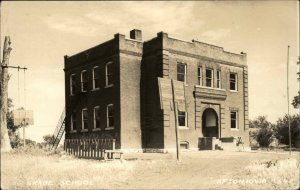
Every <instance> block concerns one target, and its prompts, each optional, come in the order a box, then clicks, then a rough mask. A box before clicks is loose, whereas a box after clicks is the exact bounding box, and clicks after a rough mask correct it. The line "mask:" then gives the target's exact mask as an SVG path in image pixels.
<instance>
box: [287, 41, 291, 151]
mask: <svg viewBox="0 0 300 190" xmlns="http://www.w3.org/2000/svg"><path fill="white" fill-rule="evenodd" d="M289 53H290V46H288V52H287V70H286V71H287V80H286V82H287V103H288V126H289V146H290V155H291V151H292V141H291V119H290V97H289V96H290V93H289Z"/></svg>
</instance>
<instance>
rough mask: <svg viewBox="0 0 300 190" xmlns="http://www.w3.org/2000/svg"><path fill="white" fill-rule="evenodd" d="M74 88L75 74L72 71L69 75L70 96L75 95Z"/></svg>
mask: <svg viewBox="0 0 300 190" xmlns="http://www.w3.org/2000/svg"><path fill="white" fill-rule="evenodd" d="M73 77H74V78H73ZM75 90H76V74H75V73H74V74H71V75H70V96H74V95H75Z"/></svg>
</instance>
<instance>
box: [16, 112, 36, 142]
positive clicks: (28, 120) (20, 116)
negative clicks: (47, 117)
mask: <svg viewBox="0 0 300 190" xmlns="http://www.w3.org/2000/svg"><path fill="white" fill-rule="evenodd" d="M13 116H14V125H16V126H21V127H23V141H24V147H25V127H26V126H27V125H33V111H32V110H23V109H17V110H13Z"/></svg>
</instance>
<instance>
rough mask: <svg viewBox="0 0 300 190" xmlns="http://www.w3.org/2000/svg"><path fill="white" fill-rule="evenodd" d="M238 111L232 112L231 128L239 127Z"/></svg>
mask: <svg viewBox="0 0 300 190" xmlns="http://www.w3.org/2000/svg"><path fill="white" fill-rule="evenodd" d="M237 116H238V113H237V111H232V112H230V127H231V129H237V128H238V117H237Z"/></svg>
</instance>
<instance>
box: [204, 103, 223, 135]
mask: <svg viewBox="0 0 300 190" xmlns="http://www.w3.org/2000/svg"><path fill="white" fill-rule="evenodd" d="M218 132H219V127H218V115H217V113H216V111H215V110H214V109H212V108H207V109H206V110H205V111H204V112H203V114H202V134H203V136H204V137H217V138H218V137H219V135H218Z"/></svg>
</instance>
